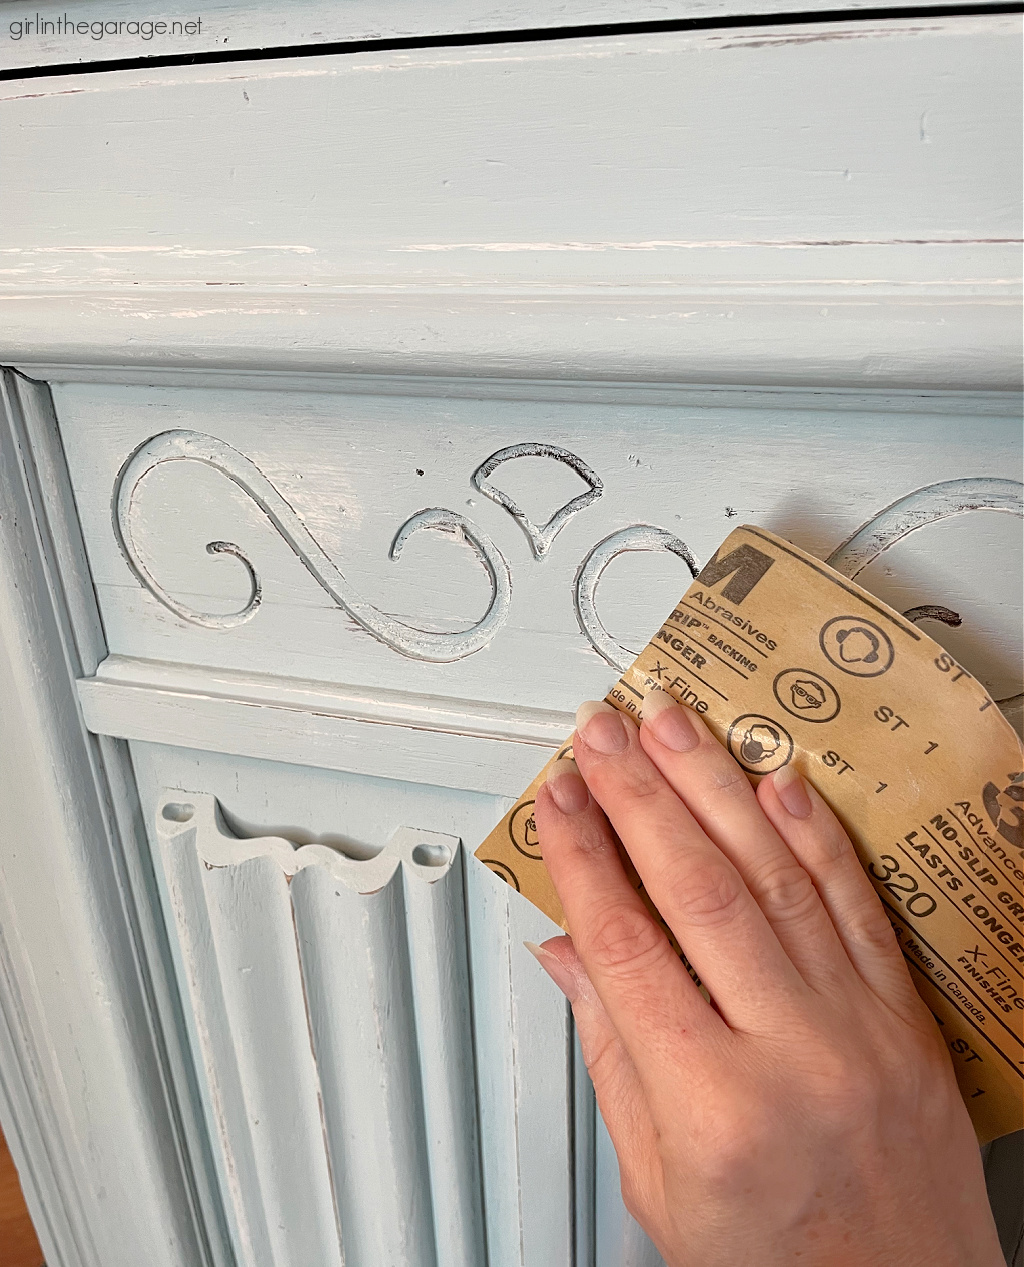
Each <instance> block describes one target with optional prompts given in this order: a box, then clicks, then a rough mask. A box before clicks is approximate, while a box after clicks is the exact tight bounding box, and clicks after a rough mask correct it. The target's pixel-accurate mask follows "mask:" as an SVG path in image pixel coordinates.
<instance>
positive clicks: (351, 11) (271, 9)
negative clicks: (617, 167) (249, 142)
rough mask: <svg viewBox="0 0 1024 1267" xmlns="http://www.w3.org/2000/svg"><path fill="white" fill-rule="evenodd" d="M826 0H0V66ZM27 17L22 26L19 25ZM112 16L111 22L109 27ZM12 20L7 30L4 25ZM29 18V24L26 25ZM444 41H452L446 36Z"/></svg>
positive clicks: (694, 17) (812, 6)
mask: <svg viewBox="0 0 1024 1267" xmlns="http://www.w3.org/2000/svg"><path fill="white" fill-rule="evenodd" d="M931 3H932V4H933V5H938V6H942V7H944V6H947V5H949V6H953V5H955V4H956V3H957V0H931ZM879 7H880V6H879V5H878V3H877V0H846V3H845V4H844V5H843V8H844V9H847V10H850V11H851V12H852V13H856V12H857V11H858V10H862V9H867V10H870V9H877V8H879ZM888 7H889V8H895V9H902V8H913V7H914V0H895V2H894V3H890V4H889V6H888ZM835 8H837V5H836V3H835V0H788V2H787V0H669V2H668V3H666V0H632V2H628V0H569V3H561V4H559V5H557V6H556V7H554V8H553V7H552V6H550V5H548V4H545V3H543V0H504V2H503V3H500V4H491V5H488V6H486V7H481V6H480V5H479V4H476V3H474V2H473V0H456V2H455V3H451V2H449V3H447V4H446V5H445V6H444V10H443V12H442V11H439V10H437V9H434V8H432V7H423V6H421V5H417V4H409V3H405V4H394V3H390V4H384V3H382V2H381V0H347V3H345V4H344V5H337V4H333V3H331V2H330V0H291V2H290V3H289V4H288V5H287V7H278V6H267V5H266V4H260V3H259V2H258V0H213V3H210V2H209V0H207V3H206V4H204V6H203V14H202V21H201V22H200V23H199V26H198V29H195V28H192V29H190V30H189V31H188V32H186V31H185V30H184V22H185V21H186V20H187V19H186V18H185V17H184V16H183V15H178V14H174V15H173V17H175V18H178V19H179V20H180V21H181V22H182V29H181V30H180V31H179V32H177V33H175V32H174V31H173V29H171V28H170V21H168V30H167V32H166V33H162V32H158V31H154V30H152V29H151V30H150V32H149V34H148V35H147V33H146V31H145V29H143V30H142V31H139V30H138V29H135V30H134V31H133V30H132V28H131V26H130V25H129V24H130V23H132V22H134V23H136V24H138V23H139V10H138V6H137V4H135V2H134V0H108V3H107V4H106V5H105V7H104V9H103V15H102V16H103V26H104V30H103V31H101V32H100V33H99V34H97V33H96V31H95V28H94V25H93V24H94V23H96V22H97V20H98V18H97V15H96V13H95V11H94V10H93V9H92V7H91V6H90V5H89V4H87V3H85V2H84V0H64V3H59V4H47V3H43V4H40V5H39V6H38V7H37V8H34V9H33V11H32V13H31V14H30V15H28V14H27V13H26V11H25V8H24V6H23V5H22V4H21V3H20V2H19V0H4V2H3V3H0V32H3V33H6V34H7V35H8V38H7V39H5V40H4V42H3V44H0V71H17V70H22V69H24V70H29V69H31V68H34V67H47V66H61V67H64V66H68V65H71V64H76V63H78V64H82V65H89V66H96V65H100V66H102V64H103V63H104V62H109V61H114V60H118V59H123V58H148V57H169V56H175V55H177V56H181V55H182V54H193V55H194V54H197V53H199V54H201V53H204V52H206V53H213V54H215V55H220V56H222V57H223V56H224V54H225V53H227V54H228V55H231V54H237V53H238V52H239V50H242V51H247V50H255V49H275V48H276V49H285V48H287V49H289V50H292V51H295V50H299V49H302V48H304V47H305V48H309V49H310V50H314V49H316V48H317V46H323V45H325V44H337V43H342V42H346V43H362V42H363V41H381V42H392V41H404V40H413V39H417V38H419V39H423V38H428V39H429V38H431V37H433V38H438V37H444V36H455V37H458V36H474V35H475V36H479V37H483V38H486V37H487V36H488V35H490V36H492V38H494V39H495V40H500V39H501V38H502V36H507V35H509V34H511V33H513V32H518V31H525V32H530V31H537V32H544V31H549V32H551V33H552V34H556V33H557V32H558V30H559V29H560V28H566V27H586V26H601V25H605V24H621V23H630V24H634V23H661V22H672V21H684V22H685V21H702V22H713V21H715V20H720V19H723V18H729V17H733V16H737V15H742V16H743V17H750V16H757V15H763V14H785V13H787V12H789V13H802V14H803V13H827V12H829V11H831V10H834V9H835ZM28 17H31V21H32V25H27V24H26V19H27V18H28ZM66 18H70V19H71V20H72V21H73V22H75V23H77V22H78V21H84V20H88V21H89V26H90V29H89V30H88V31H86V32H84V33H83V34H78V32H77V30H76V32H75V33H74V35H71V36H69V35H68V34H67V33H66V31H65V28H64V26H63V24H61V25H58V22H61V23H63V20H65V19H66ZM119 22H120V24H121V25H120V27H118V26H117V25H116V24H117V23H119ZM17 23H21V25H20V26H17V31H18V32H19V33H18V34H17V35H15V33H14V32H13V31H12V29H11V28H12V26H13V25H15V24H17ZM36 23H38V25H36ZM453 42H454V41H453Z"/></svg>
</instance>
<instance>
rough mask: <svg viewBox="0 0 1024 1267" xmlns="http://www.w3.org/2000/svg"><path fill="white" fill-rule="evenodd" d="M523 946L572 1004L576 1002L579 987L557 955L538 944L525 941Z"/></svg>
mask: <svg viewBox="0 0 1024 1267" xmlns="http://www.w3.org/2000/svg"><path fill="white" fill-rule="evenodd" d="M523 945H524V946H525V947H526V949H527V950H528V951H529V952H530V954H531V955H533V957H534V959H536V960H537V962H538V963H539V964H540V966H541V967H542V968H543V969H544V971H545V972H546V973H547V974H548V976H549V977H550V978H551V980H552V981H553V982H554V983H555V985H557V986H558V988H559V989H560V990H561V991H562V993H563V994H564V995H565V997H566V998H567V999H568V1000H569V1002H570V1003H574V1002H575V1001H576V996H577V995H578V994H579V987H578V986H577V984H576V980H575V978H574V977H573V975H572V973H571V972H568V971H567V970H566V967H565V965H564V964H563V963H562V961H561V959H559V958H558V956H557V955H553V954H552V953H551V951H550V950H545V949H544V947H543V946H538V945H537V944H536V942H532V941H524V942H523Z"/></svg>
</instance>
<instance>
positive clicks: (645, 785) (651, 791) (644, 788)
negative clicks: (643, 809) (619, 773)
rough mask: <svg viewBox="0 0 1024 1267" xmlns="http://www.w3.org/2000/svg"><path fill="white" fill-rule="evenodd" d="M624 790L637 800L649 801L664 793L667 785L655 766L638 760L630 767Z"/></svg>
mask: <svg viewBox="0 0 1024 1267" xmlns="http://www.w3.org/2000/svg"><path fill="white" fill-rule="evenodd" d="M624 790H625V792H626V794H627V795H628V796H630V797H632V798H634V799H635V800H638V801H649V800H653V799H654V798H656V797H658V796H661V795H663V794H664V793H665V791H666V790H667V785H666V783H665V780H664V779H663V778H662V777H661V775H660V774H659V773H658V772H657V770H655V769H654V767H653V766H651V765H649V764H648V763H647V762H641V761H636V762H634V763H633V764H632V765H631V767H630V770H629V774H628V777H627V779H626V783H625V789H624Z"/></svg>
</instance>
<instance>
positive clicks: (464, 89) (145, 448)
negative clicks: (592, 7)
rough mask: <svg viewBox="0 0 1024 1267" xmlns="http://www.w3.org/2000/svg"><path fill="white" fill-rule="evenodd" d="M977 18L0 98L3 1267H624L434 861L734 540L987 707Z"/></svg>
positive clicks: (512, 941) (560, 1029)
mask: <svg viewBox="0 0 1024 1267" xmlns="http://www.w3.org/2000/svg"><path fill="white" fill-rule="evenodd" d="M72 7H73V6H72ZM598 7H600V6H598ZM5 8H10V6H6V5H0V12H2V10H3V9H5ZM353 12H354V11H353ZM589 12H590V11H589V10H588V11H587V13H589ZM687 15H688V11H687V14H684V15H683V16H687ZM669 16H673V15H672V14H670V15H669ZM393 17H394V15H391V18H393ZM391 18H389V20H391ZM275 20H276V18H275ZM581 20H588V21H592V20H594V19H593V18H592V17H587V18H585V19H581ZM453 21H454V19H453ZM485 25H486V24H485ZM514 26H515V22H512V23H511V25H510V26H508V27H502V26H500V25H497V26H494V25H492V26H491V27H490V28H488V29H491V30H498V31H501V30H511V29H513V27H514ZM346 35H348V36H350V35H351V32H342V34H341V35H340V36H339V35H337V34H335V36H334V37H333V38H343V37H345V36H346ZM1019 37H1020V21H1019V18H1018V17H1014V16H1005V15H987V16H982V17H978V16H974V17H971V16H955V15H951V16H949V17H942V18H940V17H935V16H931V17H929V18H927V19H926V20H925V19H921V18H908V19H902V20H901V19H894V18H890V19H886V20H884V21H880V20H878V19H874V18H869V19H864V20H857V21H834V22H825V23H820V22H819V23H807V24H803V25H801V24H793V25H784V24H783V25H771V26H764V27H759V26H756V25H751V26H749V27H735V28H729V29H719V30H715V29H707V30H693V31H664V30H652V31H648V32H633V33H630V34H615V33H614V32H603V33H600V34H596V33H595V34H592V35H586V34H584V35H581V36H579V37H578V38H574V39H562V38H559V39H545V38H541V37H540V36H538V37H537V38H534V39H528V40H527V39H516V40H514V41H510V42H501V41H500V40H492V41H488V40H487V39H485V38H482V39H481V42H479V43H477V44H474V45H471V46H454V45H453V46H449V47H445V46H438V47H430V48H420V49H410V48H384V47H381V48H374V49H369V50H364V51H359V52H344V51H338V50H335V51H332V52H330V53H326V54H314V55H311V56H302V57H295V56H281V57H280V58H276V59H274V58H261V59H260V60H253V61H251V62H247V61H245V60H235V61H230V62H215V61H211V62H209V63H206V64H202V65H196V66H181V65H173V66H171V65H167V66H164V65H160V66H158V65H153V66H139V67H135V68H129V69H103V68H102V66H99V65H97V66H94V67H93V68H92V69H89V70H87V71H85V72H83V73H77V74H57V73H47V74H40V75H37V74H33V75H31V76H28V77H25V78H14V77H8V78H7V79H5V80H2V81H0V137H2V145H3V155H4V158H3V163H4V167H3V175H2V186H3V192H2V194H0V208H2V212H3V214H2V218H0V270H2V271H0V362H2V363H3V364H4V365H5V366H7V367H8V368H7V369H6V370H5V371H4V374H3V407H2V421H3V430H2V433H0V865H2V868H3V886H2V889H0V1114H2V1118H3V1124H4V1129H5V1131H6V1132H7V1133H8V1135H9V1137H10V1142H11V1145H12V1151H14V1153H15V1156H16V1158H17V1160H18V1162H19V1166H20V1168H21V1172H22V1175H23V1177H24V1179H25V1186H26V1188H27V1191H28V1195H29V1200H30V1204H31V1205H32V1208H33V1214H34V1217H35V1219H36V1222H37V1224H38V1226H39V1230H40V1235H41V1238H42V1239H43V1242H44V1244H45V1246H46V1250H47V1254H48V1261H49V1263H50V1267H58V1264H60V1265H61V1267H65V1265H66V1267H79V1265H81V1267H122V1265H123V1267H137V1265H138V1264H140V1263H146V1264H153V1265H154V1267H193V1264H204V1265H209V1267H214V1265H216V1267H227V1265H228V1264H238V1267H320V1264H323V1265H324V1267H341V1264H342V1263H345V1264H347V1265H348V1267H485V1265H486V1267H549V1265H550V1267H564V1265H566V1264H570V1263H572V1264H576V1267H654V1265H656V1264H657V1263H659V1262H660V1259H659V1258H658V1257H657V1255H656V1254H655V1252H654V1250H653V1248H652V1247H651V1246H650V1244H649V1243H648V1242H647V1241H646V1238H645V1237H644V1236H643V1234H642V1233H641V1232H640V1230H639V1229H638V1228H637V1226H636V1225H635V1224H634V1223H632V1221H631V1220H630V1219H629V1217H628V1215H627V1214H626V1213H625V1210H624V1209H623V1207H622V1203H621V1199H620V1197H619V1195H618V1181H617V1173H616V1167H615V1159H614V1153H613V1152H612V1150H611V1147H610V1144H609V1141H608V1138H607V1135H606V1133H605V1132H604V1130H603V1127H602V1125H601V1123H600V1120H599V1116H598V1115H597V1114H596V1112H595V1108H594V1102H593V1094H592V1090H591V1088H590V1086H589V1082H588V1080H587V1078H586V1073H585V1070H584V1069H583V1067H582V1064H581V1061H580V1058H579V1055H578V1050H577V1047H576V1044H575V1038H574V1035H573V1032H572V1026H571V1018H570V1016H569V1014H568V1011H567V1009H566V1007H565V1005H564V1003H563V1002H562V1001H561V1000H560V998H559V997H558V996H557V995H556V992H555V991H554V989H553V987H551V985H550V983H549V982H548V981H547V979H546V978H545V977H544V976H543V974H542V973H541V971H540V969H539V968H538V967H537V966H536V964H535V963H534V961H533V960H532V958H531V957H530V956H529V955H528V954H527V953H526V952H525V951H524V950H523V949H522V945H521V943H522V941H523V940H524V939H527V938H528V939H531V940H539V939H541V938H543V937H544V936H545V935H547V934H548V933H549V932H550V931H551V927H550V925H548V924H547V922H546V921H545V919H544V918H543V917H542V916H541V915H539V913H537V912H536V911H535V910H534V909H533V908H532V907H530V906H528V905H527V904H526V903H525V902H524V901H523V900H522V899H521V898H520V897H519V896H518V895H517V894H516V893H515V892H514V891H512V890H511V889H510V888H509V887H508V886H507V885H506V884H504V883H503V882H502V880H501V878H500V877H499V876H497V875H495V874H493V873H492V872H491V871H489V870H488V869H487V868H486V867H484V866H482V865H481V864H479V863H478V862H477V861H476V860H475V859H474V858H473V857H472V853H473V850H474V849H475V847H476V845H477V844H478V843H479V841H480V840H481V839H482V838H483V836H484V835H485V834H486V832H487V831H488V830H489V829H490V827H491V826H492V825H493V823H494V822H495V821H496V820H497V819H498V818H499V817H500V815H501V814H502V813H503V811H504V809H505V808H506V807H507V806H508V804H509V803H510V798H513V797H514V796H515V795H516V794H517V793H518V792H519V791H520V790H521V789H522V787H523V786H524V785H525V784H526V783H527V782H528V781H529V779H530V778H531V777H532V776H533V774H534V773H535V772H536V770H537V769H538V768H539V767H540V766H541V765H542V764H543V763H544V761H545V760H546V758H547V756H548V755H549V753H550V751H551V750H552V749H554V748H555V747H556V746H557V744H558V743H559V742H560V741H561V740H562V739H563V738H564V736H565V735H566V734H567V733H568V732H569V731H570V730H571V727H572V712H573V710H574V708H575V706H576V704H577V703H578V702H579V701H580V700H581V699H583V698H585V697H588V696H591V697H592V696H594V695H598V696H599V695H601V694H603V693H604V691H605V690H606V689H607V687H608V684H609V683H610V681H611V680H612V679H613V677H614V676H615V673H616V669H617V667H620V666H621V665H622V664H624V663H626V662H628V660H629V659H631V658H632V649H634V648H638V647H639V646H641V645H642V644H643V642H644V641H645V640H646V637H647V636H648V634H649V632H650V630H651V629H652V628H653V627H654V626H655V625H656V624H657V622H658V620H660V618H661V616H662V614H663V613H664V611H665V610H666V609H667V608H668V607H669V606H670V605H671V603H672V602H674V600H675V599H676V598H677V597H678V595H679V593H680V592H681V591H682V590H683V589H684V588H685V587H686V585H687V584H688V582H689V579H690V577H691V575H692V574H693V573H694V571H695V569H697V568H698V567H699V565H700V564H701V563H702V562H704V561H706V559H707V558H708V557H709V556H710V554H711V552H712V551H713V550H714V548H715V546H716V545H717V544H718V543H719V541H720V540H721V539H722V537H723V536H724V535H725V534H726V533H727V531H728V530H729V528H730V527H731V526H732V525H733V523H734V522H744V521H747V522H757V523H761V524H763V525H764V526H765V527H767V528H770V529H771V530H773V531H775V532H779V533H782V534H783V535H785V536H787V537H790V538H791V539H792V540H794V541H795V542H796V543H797V544H799V545H800V546H802V547H804V548H806V549H809V550H811V551H813V552H815V553H816V554H818V555H820V557H822V558H829V559H830V560H831V561H832V562H833V564H834V566H837V567H838V568H840V570H842V571H844V572H846V574H847V575H850V576H857V578H858V580H859V581H860V583H862V584H864V585H866V586H867V587H868V588H869V589H871V590H872V591H873V592H874V593H876V594H878V595H879V596H880V597H881V598H883V599H884V600H885V601H886V602H889V603H891V604H892V605H893V606H895V607H897V608H898V609H899V610H901V611H905V612H908V613H910V612H913V614H914V616H913V618H915V619H920V620H923V621H928V622H929V624H928V626H927V627H928V631H929V633H931V634H932V635H933V636H935V637H937V638H938V639H939V640H940V641H941V642H943V643H944V645H946V646H948V647H949V649H950V650H951V652H952V653H953V654H954V655H955V656H956V657H957V658H958V659H959V660H961V661H962V662H963V663H964V664H966V665H967V666H968V667H969V668H970V669H971V671H972V672H974V673H976V674H977V675H978V676H979V677H980V678H981V680H983V681H984V682H985V684H986V685H987V686H988V687H989V689H991V690H992V691H993V693H994V694H995V695H996V696H997V697H998V698H999V699H1000V700H1001V701H1002V703H1003V707H1004V710H1005V711H1006V712H1007V714H1008V715H1010V716H1011V717H1014V716H1015V717H1017V719H1018V723H1019V714H1020V701H1021V695H1020V692H1021V683H1020V660H1021V628H1020V613H1021V572H1022V568H1021V563H1022V548H1021V531H1020V515H1021V503H1020V492H1021V486H1020V480H1021V459H1022V437H1021V426H1020V423H1021V405H1020V381H1019V380H1020V350H1021V349H1020V323H1019V302H1020V297H1019V292H1020V284H1019V283H1020V250H1019V239H1020V237H1021V229H1020V200H1019V189H1020V179H1019V171H1018V167H1019V157H1020V144H1019V128H1018V126H1017V123H1016V120H1017V119H1018V116H1019V96H1020V78H1021V70H1020V39H1019ZM298 42H300V41H298V40H296V43H298ZM47 57H49V54H47ZM49 60H51V61H52V58H50V59H49ZM14 65H16V66H20V65H21V63H14ZM865 525H873V526H874V529H875V535H874V540H875V542H876V547H877V548H873V550H872V551H871V552H869V553H868V554H864V553H861V552H858V553H853V552H851V551H847V550H844V546H843V543H844V542H846V541H847V540H848V539H849V538H850V537H851V536H852V535H853V534H854V533H856V532H857V531H858V530H859V529H861V528H863V527H864V526H865ZM681 1093H682V1090H681ZM1019 1147H1020V1140H1019V1138H1015V1139H1010V1140H1007V1141H1001V1142H1000V1143H998V1144H997V1145H996V1146H995V1147H994V1148H993V1151H992V1154H991V1156H990V1158H989V1166H990V1170H991V1172H992V1184H993V1193H994V1200H995V1202H996V1203H997V1205H998V1207H999V1210H998V1213H999V1215H1000V1219H1001V1222H1002V1226H1003V1233H1004V1240H1005V1244H1006V1247H1007V1253H1008V1259H1009V1258H1010V1257H1011V1256H1012V1254H1013V1249H1014V1244H1016V1245H1017V1247H1018V1260H1017V1261H1018V1262H1019V1243H1020V1242H1019V1201H1020V1195H1019V1183H1018V1181H1017V1179H1016V1177H1015V1174H1014V1166H1015V1164H1017V1162H1016V1161H1015V1159H1019ZM1015 1150H1016V1151H1015ZM1018 1168H1019V1166H1018ZM1015 1237H1016V1238H1017V1239H1016V1241H1014V1238H1015Z"/></svg>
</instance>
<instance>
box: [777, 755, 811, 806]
mask: <svg viewBox="0 0 1024 1267" xmlns="http://www.w3.org/2000/svg"><path fill="white" fill-rule="evenodd" d="M772 786H773V787H774V788H775V791H776V792H777V793H778V797H779V800H780V801H781V802H782V804H783V805H784V806H785V807H786V809H788V810H789V812H790V813H791V814H792V815H793V817H794V818H810V816H811V811H812V809H813V808H814V807H813V806H812V805H811V798H810V797H809V796H808V795H807V786H806V784H805V783H804V781H803V779H802V778H801V777H800V771H799V770H798V769H797V768H796V766H792V765H784V766H783V767H782V769H781V770H776V771H775V773H774V774H773V775H772Z"/></svg>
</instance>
